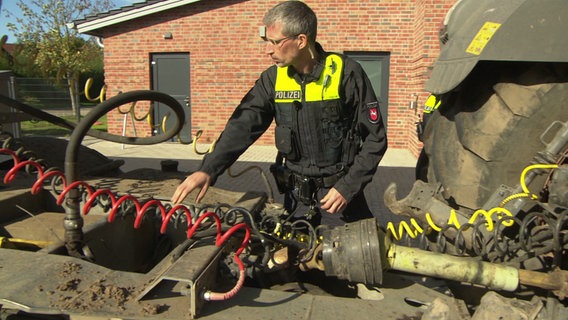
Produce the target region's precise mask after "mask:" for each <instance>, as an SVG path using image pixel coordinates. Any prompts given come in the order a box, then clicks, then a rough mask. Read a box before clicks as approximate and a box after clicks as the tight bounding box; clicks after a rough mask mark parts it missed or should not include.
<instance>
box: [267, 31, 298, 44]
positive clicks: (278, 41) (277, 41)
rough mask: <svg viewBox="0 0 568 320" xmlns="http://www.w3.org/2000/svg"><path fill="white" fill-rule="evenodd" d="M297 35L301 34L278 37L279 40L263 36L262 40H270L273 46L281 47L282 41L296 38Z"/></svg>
mask: <svg viewBox="0 0 568 320" xmlns="http://www.w3.org/2000/svg"><path fill="white" fill-rule="evenodd" d="M297 36H299V34H297V35H293V36H289V37H285V38H281V39H278V40H272V39H268V38H267V37H262V40H264V41H265V42H270V44H271V45H273V46H277V47H280V45H281V44H282V43H284V41H286V40H288V39H292V38H296V37H297Z"/></svg>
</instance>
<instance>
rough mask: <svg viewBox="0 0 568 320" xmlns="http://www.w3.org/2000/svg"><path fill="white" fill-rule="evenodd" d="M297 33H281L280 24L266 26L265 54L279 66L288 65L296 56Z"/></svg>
mask: <svg viewBox="0 0 568 320" xmlns="http://www.w3.org/2000/svg"><path fill="white" fill-rule="evenodd" d="M296 40H297V35H294V36H286V35H283V34H282V27H281V26H280V24H275V25H271V26H266V54H267V55H268V56H270V58H271V59H272V61H273V62H274V63H275V64H276V65H277V66H279V67H286V66H290V65H292V64H293V63H294V60H295V59H296V57H297V56H298V52H299V48H298V44H297V41H296Z"/></svg>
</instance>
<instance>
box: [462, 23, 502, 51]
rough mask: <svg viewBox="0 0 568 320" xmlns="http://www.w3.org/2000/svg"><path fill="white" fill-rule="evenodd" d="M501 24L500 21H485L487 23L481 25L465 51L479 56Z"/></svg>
mask: <svg viewBox="0 0 568 320" xmlns="http://www.w3.org/2000/svg"><path fill="white" fill-rule="evenodd" d="M500 26H501V24H500V23H496V22H485V24H484V25H483V26H482V27H481V29H479V31H478V32H477V34H476V35H475V38H473V40H472V41H471V43H470V44H469V46H468V47H467V50H465V51H466V52H468V53H471V54H475V55H477V56H478V55H480V54H481V52H482V51H483V49H484V48H485V46H486V45H487V43H489V40H491V38H492V37H493V35H494V34H495V32H497V29H499V27H500Z"/></svg>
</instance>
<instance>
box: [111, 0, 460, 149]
mask: <svg viewBox="0 0 568 320" xmlns="http://www.w3.org/2000/svg"><path fill="white" fill-rule="evenodd" d="M278 2H280V1H272V0H270V1H269V0H257V1H254V0H252V1H243V0H224V1H211V0H208V1H199V2H196V3H193V4H190V5H187V6H185V7H180V8H176V9H174V10H169V11H166V12H161V13H158V14H154V15H152V16H147V17H144V18H141V19H135V20H131V21H129V22H127V23H122V24H119V25H115V26H112V27H109V28H107V30H104V32H105V38H104V44H105V49H104V51H105V81H106V84H107V85H108V93H107V96H108V97H110V96H113V95H116V94H117V93H118V92H119V91H123V92H125V91H130V90H137V89H150V88H151V72H150V54H151V53H166V52H175V53H180V52H183V53H189V54H190V66H191V70H190V79H191V106H192V124H191V125H192V130H194V132H195V131H197V130H203V131H204V133H203V135H202V137H201V140H200V141H202V142H212V141H213V140H214V139H215V138H217V136H218V135H219V133H220V132H221V130H222V129H223V127H224V125H225V123H226V120H227V119H228V117H229V116H230V115H231V113H232V111H233V110H234V108H235V107H236V106H237V104H238V103H239V102H240V100H241V98H242V97H243V96H244V94H245V93H246V92H247V91H248V89H249V88H250V87H251V86H252V85H253V84H254V81H255V80H256V79H257V78H258V76H259V74H260V73H261V72H262V71H263V70H264V69H266V68H267V67H268V66H270V64H271V61H270V60H269V59H268V57H266V56H265V55H264V49H265V44H264V43H263V42H262V41H261V40H260V38H259V37H258V27H259V26H261V25H262V17H263V16H264V13H265V12H266V10H267V9H268V8H270V7H272V6H273V5H275V4H277V3H278ZM305 2H306V3H307V4H308V5H309V6H310V7H311V8H312V9H313V10H314V11H315V12H316V14H317V15H318V24H319V28H318V41H319V42H320V43H321V44H322V45H323V47H324V48H325V49H326V50H327V51H335V52H342V51H387V52H390V54H391V55H390V57H391V60H390V79H389V87H390V89H389V90H390V92H389V110H388V124H387V125H388V134H389V147H390V148H405V149H409V150H410V151H411V152H413V153H414V154H415V155H417V154H418V152H419V149H420V147H421V144H420V142H419V141H417V139H416V135H415V129H414V128H415V125H414V123H415V122H416V120H417V117H418V115H419V114H420V113H421V110H420V109H419V110H410V109H409V107H408V106H409V102H410V100H411V99H414V98H413V97H414V96H416V97H417V99H418V106H419V108H421V106H422V105H423V103H424V101H425V99H426V97H427V96H428V93H426V92H424V90H423V87H424V82H425V80H426V79H427V77H428V73H429V70H430V68H431V66H432V63H433V62H434V61H435V58H436V57H437V55H438V50H439V47H438V38H437V32H438V27H439V25H440V23H441V21H442V19H443V17H444V16H445V13H446V12H447V10H448V9H449V8H450V7H451V5H453V3H454V2H455V0H437V1H434V0H366V1H365V0H318V1H316V0H313V1H305ZM165 32H171V33H172V34H173V39H164V38H163V34H164V33H165ZM146 109H147V106H146ZM146 111H147V110H142V111H140V112H141V113H139V116H140V115H142V114H143V113H144V112H146ZM108 119H109V131H111V132H112V133H115V134H121V131H122V125H123V116H122V115H121V114H119V113H118V112H116V113H114V114H112V115H109V117H108ZM150 132H151V131H150V128H149V126H148V124H146V123H145V122H140V123H139V124H138V127H137V133H138V135H139V136H140V135H149V134H150ZM272 143H273V131H272V129H269V131H267V132H266V133H265V134H264V135H263V136H262V137H261V138H260V140H259V141H258V142H257V144H263V145H267V144H272Z"/></svg>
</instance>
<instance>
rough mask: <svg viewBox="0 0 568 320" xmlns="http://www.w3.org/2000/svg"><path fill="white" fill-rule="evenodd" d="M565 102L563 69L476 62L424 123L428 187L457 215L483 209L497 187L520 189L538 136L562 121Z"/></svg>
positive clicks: (567, 86)
mask: <svg viewBox="0 0 568 320" xmlns="http://www.w3.org/2000/svg"><path fill="white" fill-rule="evenodd" d="M567 101H568V64H551V63H529V62H525V63H519V62H507V63H505V62H488V61H485V62H480V63H479V64H478V66H477V67H476V68H475V69H474V70H473V71H472V73H471V74H470V75H469V76H468V77H467V78H466V80H464V82H462V84H460V85H459V86H458V87H457V88H455V89H453V90H452V91H450V92H448V93H445V94H444V97H443V99H442V106H441V107H440V109H438V112H435V113H434V115H433V117H432V119H431V120H430V121H429V123H428V126H427V128H426V130H425V137H424V150H425V152H426V154H427V156H428V158H429V163H428V173H427V176H428V181H429V182H430V183H434V184H440V185H441V186H442V195H443V196H444V198H445V200H446V201H447V202H448V203H449V204H450V205H453V206H454V207H456V208H457V209H459V208H462V209H463V208H464V207H465V208H469V209H471V210H476V209H478V208H481V207H483V205H484V204H485V203H486V201H487V200H488V198H489V197H490V196H491V195H492V194H493V193H494V192H495V190H497V188H498V187H499V186H500V185H507V186H510V187H515V186H517V185H518V184H519V181H520V175H521V172H522V170H523V169H524V168H525V167H526V166H528V165H530V164H531V161H532V160H533V158H534V156H535V155H536V154H537V152H539V151H542V150H544V149H545V148H546V145H545V144H544V143H543V142H542V141H541V135H542V134H543V133H544V132H545V131H546V130H547V128H549V127H550V126H551V124H552V123H553V122H555V121H560V122H566V121H568V106H566V104H567ZM548 135H550V133H549V134H547V136H548ZM552 137H553V135H552ZM550 138H551V137H549V138H548V139H550ZM545 140H546V139H545ZM548 141H549V140H548ZM541 185H542V184H541ZM533 188H537V189H536V190H534V191H533V190H531V191H532V192H533V193H538V191H539V187H538V185H537V181H535V184H533ZM529 189H531V188H530V185H529Z"/></svg>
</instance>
